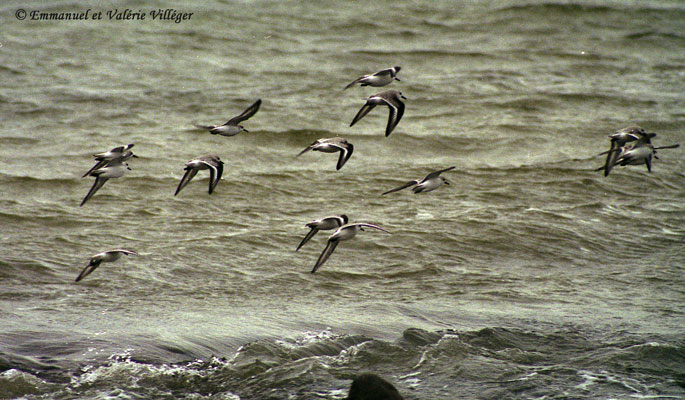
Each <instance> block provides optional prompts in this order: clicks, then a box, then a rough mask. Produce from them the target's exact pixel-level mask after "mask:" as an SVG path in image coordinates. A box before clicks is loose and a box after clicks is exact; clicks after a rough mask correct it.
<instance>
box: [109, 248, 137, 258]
mask: <svg viewBox="0 0 685 400" xmlns="http://www.w3.org/2000/svg"><path fill="white" fill-rule="evenodd" d="M111 251H117V252H119V253H121V254H126V255H127V256H137V255H138V253H136V252H135V251H133V250H126V249H114V250H111Z"/></svg>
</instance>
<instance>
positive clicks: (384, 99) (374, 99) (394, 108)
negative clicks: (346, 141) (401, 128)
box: [350, 90, 407, 137]
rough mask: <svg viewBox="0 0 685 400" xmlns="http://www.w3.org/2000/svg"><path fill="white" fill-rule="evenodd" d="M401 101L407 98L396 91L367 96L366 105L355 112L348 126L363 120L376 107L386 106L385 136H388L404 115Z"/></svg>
mask: <svg viewBox="0 0 685 400" xmlns="http://www.w3.org/2000/svg"><path fill="white" fill-rule="evenodd" d="M402 99H405V100H406V99H407V98H406V97H404V96H403V95H402V93H401V92H398V91H397V90H386V91H385V92H380V93H378V94H374V95H373V96H369V97H368V98H367V99H366V104H364V105H363V106H362V108H361V109H359V112H357V115H355V117H354V119H353V120H352V123H351V124H350V126H352V125H354V124H356V123H357V121H359V120H360V119H362V118H364V116H365V115H366V114H368V113H369V111H371V110H373V108H374V107H376V106H378V105H385V106H388V109H389V114H388V125H387V126H386V128H385V136H386V137H388V136H390V134H391V133H392V131H393V129H395V127H396V126H397V124H398V123H399V122H400V119H402V115H404V103H403V102H402Z"/></svg>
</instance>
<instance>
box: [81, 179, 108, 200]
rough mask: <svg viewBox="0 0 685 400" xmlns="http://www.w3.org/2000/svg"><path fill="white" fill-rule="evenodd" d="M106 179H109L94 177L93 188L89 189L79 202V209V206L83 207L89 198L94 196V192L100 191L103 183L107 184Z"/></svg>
mask: <svg viewBox="0 0 685 400" xmlns="http://www.w3.org/2000/svg"><path fill="white" fill-rule="evenodd" d="M108 179H109V178H103V177H100V176H97V177H95V182H93V186H91V187H90V190H89V191H88V194H87V195H86V197H84V198H83V201H81V204H79V207H81V206H83V205H84V204H86V201H88V200H89V199H90V198H91V197H93V195H94V194H95V192H97V191H98V190H100V188H101V187H102V185H104V184H105V182H107V180H108Z"/></svg>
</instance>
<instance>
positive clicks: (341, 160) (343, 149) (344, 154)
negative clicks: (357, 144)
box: [335, 143, 354, 170]
mask: <svg viewBox="0 0 685 400" xmlns="http://www.w3.org/2000/svg"><path fill="white" fill-rule="evenodd" d="M335 147H337V148H339V149H340V157H338V165H336V166H335V169H336V170H339V169H340V168H342V167H343V165H345V163H346V162H347V160H349V159H350V157H351V156H352V152H353V151H354V146H353V145H352V143H348V144H347V146H337V145H336V146H335Z"/></svg>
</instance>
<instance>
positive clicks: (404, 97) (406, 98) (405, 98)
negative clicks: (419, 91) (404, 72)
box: [398, 79, 407, 100]
mask: <svg viewBox="0 0 685 400" xmlns="http://www.w3.org/2000/svg"><path fill="white" fill-rule="evenodd" d="M398 80H399V79H398ZM400 97H401V98H403V99H405V100H407V98H406V97H404V96H403V95H400Z"/></svg>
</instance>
